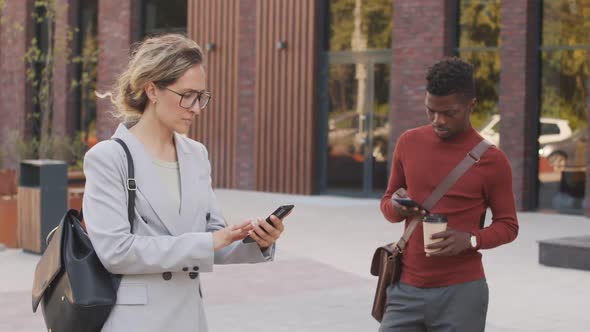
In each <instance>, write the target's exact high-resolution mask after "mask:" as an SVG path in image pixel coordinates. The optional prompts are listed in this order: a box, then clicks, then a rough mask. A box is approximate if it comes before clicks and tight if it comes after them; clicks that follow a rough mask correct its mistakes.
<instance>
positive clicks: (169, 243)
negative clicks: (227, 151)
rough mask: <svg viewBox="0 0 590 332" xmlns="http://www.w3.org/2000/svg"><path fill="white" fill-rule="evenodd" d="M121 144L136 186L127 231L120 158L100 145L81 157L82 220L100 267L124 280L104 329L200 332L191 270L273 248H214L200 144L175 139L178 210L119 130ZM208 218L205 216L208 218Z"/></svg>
mask: <svg viewBox="0 0 590 332" xmlns="http://www.w3.org/2000/svg"><path fill="white" fill-rule="evenodd" d="M113 137H118V138H120V139H122V140H123V141H124V142H125V143H126V144H127V146H128V147H129V150H130V151H131V155H132V156H133V160H134V163H135V179H136V183H137V191H136V199H135V223H134V226H133V227H134V228H133V230H134V232H133V234H131V233H130V227H129V222H128V218H127V190H126V187H125V182H126V179H127V159H126V157H125V152H124V150H123V148H122V147H121V146H120V145H119V144H118V143H117V142H115V141H112V140H107V141H103V142H100V143H98V144H97V145H96V146H94V147H93V148H92V149H91V150H90V151H88V153H87V154H86V156H85V158H84V174H85V175H86V187H85V191H84V202H83V209H84V218H85V222H86V227H87V229H88V234H89V236H90V240H91V241H92V244H93V246H94V248H95V250H96V253H97V254H98V257H99V258H100V260H101V262H102V263H103V264H104V266H105V267H106V268H107V269H108V270H109V271H111V272H112V273H115V274H122V275H123V280H122V282H121V286H120V287H119V291H118V293H117V305H116V306H115V308H114V309H113V311H112V312H111V315H110V316H109V319H108V320H107V322H106V323H105V326H104V327H103V331H126V332H130V331H142V332H147V331H207V322H206V318H205V315H204V310H203V302H202V299H201V297H202V295H200V294H201V292H200V282H199V277H198V273H203V272H211V271H213V264H214V263H215V264H231V263H258V262H265V261H269V260H272V259H273V257H274V246H273V247H272V248H270V249H269V250H268V251H266V252H264V253H263V252H262V251H261V250H260V248H259V247H258V245H257V244H256V243H248V244H246V243H242V242H241V241H238V242H235V243H233V244H231V245H230V246H228V247H226V248H224V249H222V250H220V251H217V252H215V253H214V251H213V236H212V233H211V232H212V231H215V230H218V229H221V228H223V227H225V222H224V220H223V217H222V216H221V213H220V210H219V208H218V206H217V202H216V199H215V194H214V193H213V190H212V188H211V175H210V173H211V166H210V164H209V160H208V155H207V150H206V149H205V147H204V146H203V145H202V144H200V143H198V142H195V141H193V140H191V139H189V138H186V137H184V136H182V135H179V134H175V135H174V139H175V141H176V153H177V156H178V163H179V168H180V182H181V207H180V211H178V209H177V205H176V207H175V206H174V204H173V200H172V199H171V198H170V197H168V196H166V195H165V191H164V190H162V188H163V187H164V186H163V184H162V182H161V181H162V180H160V179H159V178H158V173H156V171H155V169H154V165H153V163H152V160H151V158H150V156H149V155H148V154H147V152H146V151H145V149H144V147H143V145H142V143H141V142H140V141H139V140H138V139H137V138H136V137H135V136H134V135H133V134H131V132H129V130H128V129H127V128H126V127H125V126H124V125H119V127H118V128H117V131H116V132H115V134H114V135H113ZM208 215H209V216H210V217H209V218H207V216H208Z"/></svg>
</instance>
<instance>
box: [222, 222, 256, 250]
mask: <svg viewBox="0 0 590 332" xmlns="http://www.w3.org/2000/svg"><path fill="white" fill-rule="evenodd" d="M252 228H253V226H252V223H251V222H250V221H249V220H248V221H244V222H242V223H241V224H237V225H229V226H227V227H224V228H223V229H220V230H218V231H215V232H213V250H215V251H217V250H219V249H222V248H225V247H227V246H228V245H230V244H231V243H233V242H234V241H241V240H243V239H245V238H246V236H248V232H250V231H251V230H252Z"/></svg>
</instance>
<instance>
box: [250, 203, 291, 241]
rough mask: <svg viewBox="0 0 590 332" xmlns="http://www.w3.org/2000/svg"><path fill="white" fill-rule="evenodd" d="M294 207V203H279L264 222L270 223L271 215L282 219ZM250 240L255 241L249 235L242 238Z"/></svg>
mask: <svg viewBox="0 0 590 332" xmlns="http://www.w3.org/2000/svg"><path fill="white" fill-rule="evenodd" d="M294 207H295V205H281V206H279V207H278V208H277V209H276V210H275V211H274V212H273V213H271V214H270V216H268V217H267V218H266V222H267V223H269V224H271V225H272V221H271V220H270V217H271V216H276V217H277V218H279V219H283V218H285V217H286V216H287V215H288V214H289V212H291V210H293V208H294ZM250 242H255V241H254V239H253V238H251V237H249V236H248V237H246V238H245V239H244V243H250Z"/></svg>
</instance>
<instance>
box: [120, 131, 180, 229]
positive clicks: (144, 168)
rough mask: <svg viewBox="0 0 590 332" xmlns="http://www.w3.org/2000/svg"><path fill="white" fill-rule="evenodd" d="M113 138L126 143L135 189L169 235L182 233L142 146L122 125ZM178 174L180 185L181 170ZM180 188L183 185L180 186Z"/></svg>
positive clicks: (151, 162) (173, 208)
mask: <svg viewBox="0 0 590 332" xmlns="http://www.w3.org/2000/svg"><path fill="white" fill-rule="evenodd" d="M113 137H118V138H120V139H122V140H123V141H124V142H125V143H127V146H128V147H129V150H130V151H131V156H132V157H133V161H134V166H135V180H136V181H135V182H136V183H137V188H138V189H139V191H140V192H141V194H142V195H143V196H144V197H145V198H146V200H147V201H148V203H149V204H150V205H151V207H152V208H153V210H154V212H155V213H156V215H158V217H159V218H160V221H161V222H162V224H164V226H165V227H166V228H167V229H168V231H169V232H170V234H171V235H180V234H182V233H184V230H183V227H182V225H183V222H182V218H181V216H180V214H179V213H178V210H177V209H176V208H175V204H174V202H173V201H172V198H171V197H170V196H169V195H167V194H166V192H165V191H164V190H163V188H164V186H163V184H162V180H161V179H160V178H159V177H158V176H157V172H156V169H155V167H154V164H153V161H152V158H151V157H150V156H149V154H148V153H147V151H146V150H145V148H144V146H143V144H142V143H141V142H140V141H139V140H138V139H137V137H135V136H134V135H133V134H132V133H131V132H130V131H129V129H127V127H125V126H124V125H123V124H120V125H119V127H118V128H117V131H116V132H115V134H114V135H113ZM177 154H178V149H177ZM179 159H180V157H179ZM179 163H180V161H179ZM184 173H186V172H184ZM180 174H181V183H182V182H183V179H182V175H183V172H182V168H181V173H180ZM182 187H184V185H182V184H181V188H182ZM183 191H184V190H183V189H181V197H182V198H181V200H182V201H183V202H181V206H183V205H186V203H185V202H184V196H185V195H184V192H183Z"/></svg>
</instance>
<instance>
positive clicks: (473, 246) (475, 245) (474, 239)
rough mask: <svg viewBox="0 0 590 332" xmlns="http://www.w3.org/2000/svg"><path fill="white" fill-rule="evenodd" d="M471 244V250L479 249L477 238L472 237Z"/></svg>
mask: <svg viewBox="0 0 590 332" xmlns="http://www.w3.org/2000/svg"><path fill="white" fill-rule="evenodd" d="M469 243H470V244H471V248H473V249H475V248H477V236H475V235H471V237H470V238H469Z"/></svg>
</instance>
